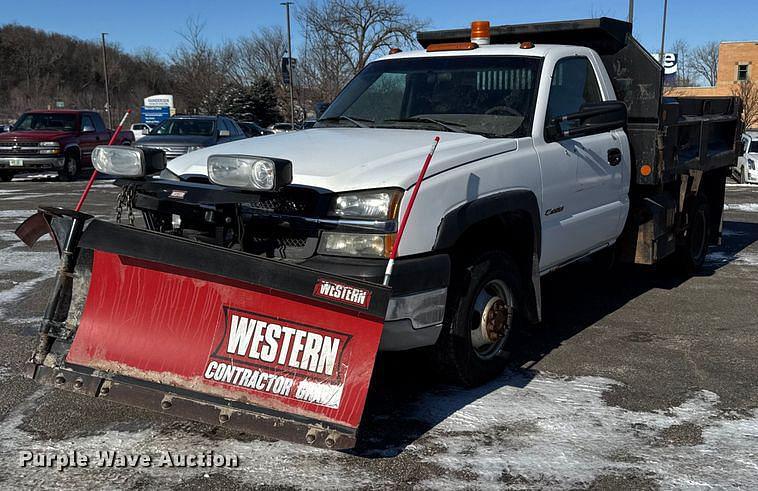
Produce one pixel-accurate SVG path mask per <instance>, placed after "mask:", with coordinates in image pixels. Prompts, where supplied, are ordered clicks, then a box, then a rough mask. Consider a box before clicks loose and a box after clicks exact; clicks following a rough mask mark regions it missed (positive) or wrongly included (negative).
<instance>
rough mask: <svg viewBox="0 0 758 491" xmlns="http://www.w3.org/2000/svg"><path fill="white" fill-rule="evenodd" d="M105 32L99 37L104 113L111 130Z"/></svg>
mask: <svg viewBox="0 0 758 491" xmlns="http://www.w3.org/2000/svg"><path fill="white" fill-rule="evenodd" d="M106 34H108V33H107V32H101V33H100V37H101V39H102V45H103V77H104V78H105V112H106V113H107V115H108V128H113V121H112V120H111V92H110V90H109V89H108V58H107V56H106V54H105V35H106Z"/></svg>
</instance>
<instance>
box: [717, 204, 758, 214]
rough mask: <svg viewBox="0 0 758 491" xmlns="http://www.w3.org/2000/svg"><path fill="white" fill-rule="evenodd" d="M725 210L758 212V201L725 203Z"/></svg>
mask: <svg viewBox="0 0 758 491" xmlns="http://www.w3.org/2000/svg"><path fill="white" fill-rule="evenodd" d="M724 210H725V211H746V212H749V213H755V212H758V203H738V204H725V205H724Z"/></svg>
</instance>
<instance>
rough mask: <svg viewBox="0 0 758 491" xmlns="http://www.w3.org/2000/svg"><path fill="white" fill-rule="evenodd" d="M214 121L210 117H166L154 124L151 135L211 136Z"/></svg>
mask: <svg viewBox="0 0 758 491" xmlns="http://www.w3.org/2000/svg"><path fill="white" fill-rule="evenodd" d="M214 127H215V121H214V120H212V119H181V118H180V119H167V120H165V121H163V122H162V123H161V124H159V125H158V126H156V127H155V128H154V129H153V130H152V131H151V132H150V134H151V135H175V136H212V135H213V129H214Z"/></svg>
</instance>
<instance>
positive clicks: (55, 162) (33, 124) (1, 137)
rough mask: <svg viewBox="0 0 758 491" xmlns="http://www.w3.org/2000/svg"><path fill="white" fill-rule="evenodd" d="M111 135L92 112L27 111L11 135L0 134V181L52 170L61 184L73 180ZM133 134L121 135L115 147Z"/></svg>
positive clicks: (126, 143) (98, 117)
mask: <svg viewBox="0 0 758 491" xmlns="http://www.w3.org/2000/svg"><path fill="white" fill-rule="evenodd" d="M111 134H112V131H111V130H109V129H108V128H106V127H105V123H104V122H103V118H101V117H100V115H99V114H98V113H96V112H94V111H79V110H71V109H61V110H53V111H30V112H27V113H24V114H22V115H21V117H20V118H18V121H16V124H15V125H13V128H12V130H11V131H9V132H6V133H0V180H3V181H10V180H11V179H13V176H14V175H15V174H17V173H19V172H30V171H40V170H54V171H56V172H57V173H58V177H59V178H60V179H61V180H62V181H68V180H71V179H73V178H74V177H76V175H77V174H79V171H80V170H81V169H82V168H83V167H85V166H90V165H91V159H90V157H91V154H92V150H93V149H94V148H95V147H96V146H98V145H105V144H107V143H108V141H109V140H110V138H111ZM133 142H134V134H133V133H132V132H131V131H129V130H125V131H121V133H119V136H118V144H120V145H130V144H132V143H133Z"/></svg>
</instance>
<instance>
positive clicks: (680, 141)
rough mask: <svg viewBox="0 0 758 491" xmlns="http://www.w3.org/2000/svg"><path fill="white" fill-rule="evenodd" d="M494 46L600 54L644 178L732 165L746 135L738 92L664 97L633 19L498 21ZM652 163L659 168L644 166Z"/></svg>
mask: <svg viewBox="0 0 758 491" xmlns="http://www.w3.org/2000/svg"><path fill="white" fill-rule="evenodd" d="M490 36H491V38H490V41H491V43H492V44H512V43H519V42H522V41H532V42H534V43H536V44H540V43H542V44H568V45H577V46H586V47H588V48H591V49H594V50H595V51H597V53H598V54H599V55H600V57H601V58H602V60H603V64H604V65H605V68H606V70H607V71H608V74H609V76H610V78H611V82H612V84H613V88H614V90H615V92H616V97H617V98H618V99H619V100H622V101H624V102H625V103H626V106H627V111H628V116H629V119H628V127H627V132H628V135H629V140H630V144H631V147H632V158H633V160H634V163H633V165H634V167H635V168H636V173H635V176H636V178H635V181H636V183H637V184H642V185H645V184H647V185H651V184H659V183H661V182H668V181H670V180H672V179H673V178H674V177H675V176H676V175H677V174H680V173H683V172H687V171H689V170H691V169H696V170H703V171H706V170H710V169H714V168H718V167H726V166H729V165H733V164H734V162H735V158H736V149H737V145H736V143H737V141H738V140H739V135H740V119H739V116H740V105H739V100H738V99H737V98H734V97H708V98H700V97H697V98H695V97H664V95H663V68H662V67H661V65H660V64H659V63H658V62H657V61H656V60H655V59H654V58H653V57H652V56H650V53H648V51H647V50H646V49H645V48H643V47H642V46H641V45H640V44H639V43H638V42H637V40H636V39H634V37H633V36H632V25H631V24H629V23H628V22H624V21H620V20H617V19H610V18H608V17H601V18H599V19H586V20H572V21H561V22H544V23H535V24H516V25H504V26H492V27H491V28H490ZM470 37H471V35H470V30H469V29H453V30H443V31H427V32H419V33H418V41H419V43H421V45H422V46H424V47H427V46H428V45H430V44H434V43H449V42H465V41H469V40H470ZM644 165H650V166H651V167H652V172H650V173H649V175H647V176H645V175H643V173H641V172H640V169H641V167H642V166H644Z"/></svg>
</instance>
